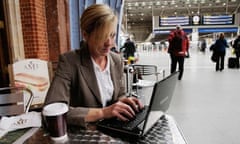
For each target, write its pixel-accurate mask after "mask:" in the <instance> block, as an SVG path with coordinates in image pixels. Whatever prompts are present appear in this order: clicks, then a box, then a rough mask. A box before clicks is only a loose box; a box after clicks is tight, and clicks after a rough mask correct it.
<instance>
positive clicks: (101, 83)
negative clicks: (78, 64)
mask: <svg viewBox="0 0 240 144" xmlns="http://www.w3.org/2000/svg"><path fill="white" fill-rule="evenodd" d="M91 59H92V62H93V67H94V72H95V75H96V77H97V83H98V88H99V90H100V95H101V99H102V104H103V106H104V107H105V106H106V104H107V102H108V101H110V100H111V99H112V95H113V83H112V79H111V74H110V61H109V58H108V57H107V66H106V68H105V69H104V70H102V71H101V68H100V67H99V65H98V64H96V63H95V61H94V60H93V58H91Z"/></svg>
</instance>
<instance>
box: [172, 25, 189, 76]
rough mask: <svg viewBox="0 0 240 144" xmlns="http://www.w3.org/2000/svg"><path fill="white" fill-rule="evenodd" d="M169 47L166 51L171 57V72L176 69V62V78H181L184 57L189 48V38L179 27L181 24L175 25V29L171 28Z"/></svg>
mask: <svg viewBox="0 0 240 144" xmlns="http://www.w3.org/2000/svg"><path fill="white" fill-rule="evenodd" d="M168 42H169V48H168V53H169V54H170V58H171V70H170V71H171V73H173V72H175V71H176V68H177V63H178V70H179V76H178V79H179V80H181V79H182V75H183V71H184V58H185V57H186V54H187V53H188V48H189V39H188V37H187V35H186V33H185V32H184V31H183V30H182V29H181V26H179V25H178V26H177V27H176V30H173V31H172V32H171V33H170V35H169V37H168Z"/></svg>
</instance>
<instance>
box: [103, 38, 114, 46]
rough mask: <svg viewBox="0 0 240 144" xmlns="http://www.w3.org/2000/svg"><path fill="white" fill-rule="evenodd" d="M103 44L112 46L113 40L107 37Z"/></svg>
mask: <svg viewBox="0 0 240 144" xmlns="http://www.w3.org/2000/svg"><path fill="white" fill-rule="evenodd" d="M104 44H105V45H106V46H109V45H113V40H112V39H111V38H110V37H109V38H107V39H106V41H105V42H104Z"/></svg>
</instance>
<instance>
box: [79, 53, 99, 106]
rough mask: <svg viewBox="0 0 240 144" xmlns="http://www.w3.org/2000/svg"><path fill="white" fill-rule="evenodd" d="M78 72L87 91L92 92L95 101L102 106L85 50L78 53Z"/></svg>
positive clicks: (89, 60)
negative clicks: (87, 88)
mask: <svg viewBox="0 0 240 144" xmlns="http://www.w3.org/2000/svg"><path fill="white" fill-rule="evenodd" d="M80 59H81V63H80V66H79V67H80V71H81V73H82V75H83V78H84V79H85V81H86V83H87V85H88V87H89V89H90V90H91V91H92V93H93V94H94V96H95V97H96V99H97V101H98V102H99V103H100V104H101V105H102V100H101V95H100V91H99V88H98V84H97V78H96V76H95V73H94V69H93V63H92V61H91V57H90V54H89V52H88V51H87V50H85V51H84V50H83V49H82V51H81V52H80Z"/></svg>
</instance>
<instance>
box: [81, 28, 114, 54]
mask: <svg viewBox="0 0 240 144" xmlns="http://www.w3.org/2000/svg"><path fill="white" fill-rule="evenodd" d="M96 35H97V34H96V33H95V32H93V33H91V34H88V35H87V37H85V40H86V42H87V44H88V48H89V50H90V54H91V55H92V56H94V57H99V56H107V55H108V53H109V52H110V50H111V48H112V47H113V46H114V45H115V37H116V31H115V29H113V28H111V30H110V31H109V34H107V35H106V36H104V35H103V34H102V36H101V34H98V36H97V37H98V38H97V37H96ZM103 37H104V38H103ZM99 38H100V39H101V40H99Z"/></svg>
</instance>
